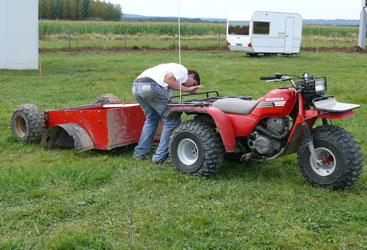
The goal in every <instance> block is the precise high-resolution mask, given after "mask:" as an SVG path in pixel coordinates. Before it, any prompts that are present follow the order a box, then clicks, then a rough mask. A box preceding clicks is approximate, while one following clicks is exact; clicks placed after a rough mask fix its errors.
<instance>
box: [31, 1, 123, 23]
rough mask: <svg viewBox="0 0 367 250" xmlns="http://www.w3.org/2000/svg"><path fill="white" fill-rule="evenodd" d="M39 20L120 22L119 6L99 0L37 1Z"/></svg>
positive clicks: (120, 12)
mask: <svg viewBox="0 0 367 250" xmlns="http://www.w3.org/2000/svg"><path fill="white" fill-rule="evenodd" d="M38 8H39V18H40V19H64V20H91V19H92V20H93V19H102V20H121V14H122V11H121V6H120V5H119V4H112V3H110V2H108V3H106V2H105V1H100V0H39V1H38Z"/></svg>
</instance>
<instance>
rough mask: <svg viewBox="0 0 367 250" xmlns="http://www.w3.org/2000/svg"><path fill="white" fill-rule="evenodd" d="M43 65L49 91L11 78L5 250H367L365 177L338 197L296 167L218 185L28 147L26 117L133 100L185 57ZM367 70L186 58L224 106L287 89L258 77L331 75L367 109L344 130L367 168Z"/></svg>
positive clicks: (256, 171) (297, 59)
mask: <svg viewBox="0 0 367 250" xmlns="http://www.w3.org/2000/svg"><path fill="white" fill-rule="evenodd" d="M41 59H42V69H43V77H42V84H41V83H40V78H39V72H38V71H10V70H0V93H1V97H2V98H1V99H0V104H1V105H0V158H1V161H0V249H129V248H130V249H274V248H278V249H365V248H367V247H366V246H367V228H366V222H367V192H366V191H367V174H366V172H364V173H363V174H362V175H361V178H360V180H359V181H358V183H357V184H356V185H355V186H354V187H352V188H351V189H347V190H345V191H331V190H325V189H320V188H313V187H311V186H310V185H309V184H307V183H306V181H305V180H304V179H303V178H302V176H301V174H300V173H299V171H298V166H297V163H296V156H295V155H291V156H286V157H283V158H279V159H276V160H272V161H267V162H264V163H261V164H240V163H235V162H231V161H224V164H223V168H222V169H221V171H220V172H219V173H218V175H216V176H214V177H211V178H199V177H192V176H189V175H184V174H181V173H178V172H176V171H175V170H174V169H173V167H172V166H171V165H170V164H163V165H154V164H153V163H152V162H151V161H149V160H146V161H135V160H134V159H132V157H131V155H132V152H133V147H132V146H130V147H123V148H119V149H116V150H113V151H109V152H105V151H94V150H93V151H87V152H83V153H79V154H77V153H75V151H74V150H59V149H53V150H48V149H45V148H43V147H41V146H40V145H38V144H26V143H23V142H20V141H18V140H17V139H16V138H15V137H14V136H13V135H12V132H11V128H10V126H11V124H10V118H11V115H12V112H13V110H14V109H15V108H16V107H17V106H18V105H20V104H23V103H33V104H36V105H37V106H39V107H40V108H41V109H42V110H44V109H53V108H62V107H69V106H74V105H84V104H90V103H93V102H94V101H95V99H96V98H97V97H98V96H101V95H102V94H105V93H113V94H115V95H117V96H118V97H120V99H122V100H134V98H133V96H132V94H131V85H132V81H133V80H134V78H135V77H136V76H137V75H138V74H139V73H140V72H141V71H143V70H144V69H146V68H147V67H150V66H153V65H155V64H159V63H163V62H177V61H178V56H177V53H175V52H162V51H159V52H143V51H139V52H124V53H113V52H99V53H67V52H61V53H45V54H41ZM366 60H367V55H366V54H351V53H348V54H344V53H306V52H305V53H301V54H300V55H298V56H293V57H286V56H278V57H258V58H250V57H246V56H245V55H244V54H241V53H231V52H191V51H190V52H187V51H185V52H184V53H183V54H182V62H183V64H184V65H186V66H187V67H188V68H192V69H196V70H197V71H198V72H199V73H200V74H201V78H202V84H203V85H204V86H205V87H206V90H218V91H219V92H220V93H221V94H223V95H252V96H254V98H258V97H261V96H263V95H264V94H265V93H266V92H268V91H270V90H271V89H273V88H276V87H278V85H279V84H278V83H275V84H274V83H272V84H269V83H265V82H263V81H259V80H258V79H259V77H260V76H263V75H272V74H273V73H275V72H281V73H288V74H298V75H299V74H302V73H303V72H305V71H306V72H310V73H314V74H317V75H323V74H326V76H327V77H328V88H329V92H328V93H329V94H331V95H335V96H336V97H337V99H338V100H339V101H342V102H351V103H358V104H361V108H360V109H358V110H356V115H355V116H354V117H352V118H350V119H347V120H345V121H335V122H334V124H336V125H340V126H343V127H344V128H345V129H347V130H348V131H350V132H351V133H352V135H354V136H355V137H356V138H357V140H358V142H359V143H360V145H361V148H362V150H363V153H364V156H365V157H366V155H367V154H366V153H367V140H366V136H365V134H366V133H365V131H366V129H365V128H366V127H367V111H366V104H367V99H366V97H365V93H367V85H366V82H365V81H366V79H365V76H366V74H367V69H366V67H365V62H366ZM324 61H325V65H324ZM185 119H187V117H185ZM364 170H366V169H364Z"/></svg>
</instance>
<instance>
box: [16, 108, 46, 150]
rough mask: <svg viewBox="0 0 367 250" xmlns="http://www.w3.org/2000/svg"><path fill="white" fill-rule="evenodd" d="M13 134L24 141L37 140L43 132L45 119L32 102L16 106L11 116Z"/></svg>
mask: <svg viewBox="0 0 367 250" xmlns="http://www.w3.org/2000/svg"><path fill="white" fill-rule="evenodd" d="M11 127H12V130H13V134H14V135H15V136H16V137H18V138H19V139H20V140H22V141H25V142H29V143H31V142H39V141H40V140H41V137H42V135H43V133H44V132H45V119H44V117H43V113H42V111H41V110H40V109H39V108H38V107H37V106H35V105H33V104H23V105H20V106H19V107H17V108H16V109H15V110H14V112H13V116H12V118H11Z"/></svg>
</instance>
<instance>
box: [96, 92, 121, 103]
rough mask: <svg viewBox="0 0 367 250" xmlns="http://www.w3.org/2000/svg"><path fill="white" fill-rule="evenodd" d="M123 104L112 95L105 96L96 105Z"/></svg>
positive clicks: (99, 98)
mask: <svg viewBox="0 0 367 250" xmlns="http://www.w3.org/2000/svg"><path fill="white" fill-rule="evenodd" d="M116 102H121V100H120V99H119V98H118V97H117V96H115V95H112V94H104V95H102V96H100V97H98V98H97V100H96V102H95V103H116Z"/></svg>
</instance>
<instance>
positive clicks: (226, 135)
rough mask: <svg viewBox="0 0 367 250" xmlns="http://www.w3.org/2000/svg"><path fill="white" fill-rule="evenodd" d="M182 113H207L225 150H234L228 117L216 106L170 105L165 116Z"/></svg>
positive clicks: (171, 116)
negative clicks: (168, 111)
mask: <svg viewBox="0 0 367 250" xmlns="http://www.w3.org/2000/svg"><path fill="white" fill-rule="evenodd" d="M182 113H186V114H188V115H190V114H208V115H209V116H210V117H211V118H212V119H213V121H214V123H215V125H216V127H217V128H218V131H219V134H220V136H221V138H222V142H223V146H224V148H225V150H226V152H234V151H235V149H236V138H235V134H234V130H233V127H232V124H231V121H230V119H229V118H228V116H227V115H226V113H224V112H223V111H221V110H220V109H218V108H216V107H212V106H211V107H182V106H181V107H172V108H171V110H170V113H169V114H168V116H167V118H174V117H178V116H180V115H181V114H182Z"/></svg>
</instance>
